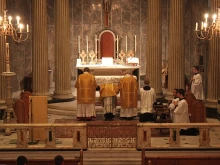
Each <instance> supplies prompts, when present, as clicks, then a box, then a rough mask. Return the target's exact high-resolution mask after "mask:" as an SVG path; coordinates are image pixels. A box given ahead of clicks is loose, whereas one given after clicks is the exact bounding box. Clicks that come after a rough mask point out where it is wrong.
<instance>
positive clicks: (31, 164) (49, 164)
mask: <svg viewBox="0 0 220 165" xmlns="http://www.w3.org/2000/svg"><path fill="white" fill-rule="evenodd" d="M42 152H43V151H42ZM60 155H62V151H60ZM26 157H27V160H28V161H27V164H28V165H54V160H53V159H28V156H26ZM0 164H1V165H15V164H16V160H1V159H0ZM64 164H65V165H83V150H81V151H80V157H75V158H72V159H65V157H64Z"/></svg>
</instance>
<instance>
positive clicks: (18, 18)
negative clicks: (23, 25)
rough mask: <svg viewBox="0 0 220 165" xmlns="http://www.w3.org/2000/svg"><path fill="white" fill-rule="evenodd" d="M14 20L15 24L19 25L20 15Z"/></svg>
mask: <svg viewBox="0 0 220 165" xmlns="http://www.w3.org/2000/svg"><path fill="white" fill-rule="evenodd" d="M16 20H17V25H19V21H20V17H19V16H17V17H16Z"/></svg>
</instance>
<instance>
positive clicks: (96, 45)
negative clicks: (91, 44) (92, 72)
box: [95, 35, 97, 53]
mask: <svg viewBox="0 0 220 165" xmlns="http://www.w3.org/2000/svg"><path fill="white" fill-rule="evenodd" d="M95 53H97V35H95Z"/></svg>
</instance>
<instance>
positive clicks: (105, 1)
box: [103, 0, 111, 27]
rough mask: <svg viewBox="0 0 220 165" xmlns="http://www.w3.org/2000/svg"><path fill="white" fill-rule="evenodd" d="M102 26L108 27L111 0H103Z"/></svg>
mask: <svg viewBox="0 0 220 165" xmlns="http://www.w3.org/2000/svg"><path fill="white" fill-rule="evenodd" d="M103 11H104V26H105V27H109V26H110V25H109V19H110V16H111V0H103Z"/></svg>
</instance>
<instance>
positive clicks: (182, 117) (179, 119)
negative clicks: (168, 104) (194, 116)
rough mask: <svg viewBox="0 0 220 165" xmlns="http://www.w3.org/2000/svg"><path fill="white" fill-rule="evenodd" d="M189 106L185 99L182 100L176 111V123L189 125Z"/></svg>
mask: <svg viewBox="0 0 220 165" xmlns="http://www.w3.org/2000/svg"><path fill="white" fill-rule="evenodd" d="M189 122H190V121H189V113H188V104H187V102H186V100H185V99H180V101H179V102H178V106H177V107H176V108H175V110H174V123H189Z"/></svg>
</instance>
